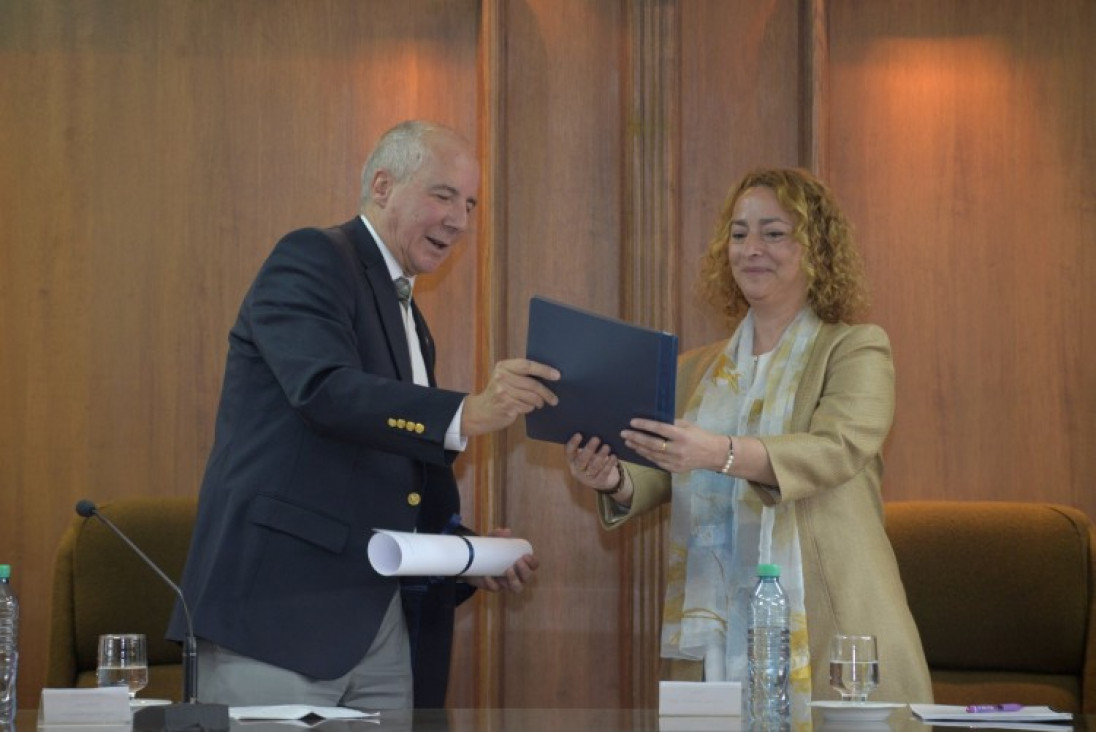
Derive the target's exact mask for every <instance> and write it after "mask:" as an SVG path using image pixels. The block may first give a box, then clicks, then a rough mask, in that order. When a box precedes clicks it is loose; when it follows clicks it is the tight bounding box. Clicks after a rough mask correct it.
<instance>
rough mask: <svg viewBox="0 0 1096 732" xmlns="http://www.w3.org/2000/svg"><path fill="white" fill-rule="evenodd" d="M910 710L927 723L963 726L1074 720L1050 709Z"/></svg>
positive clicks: (933, 706) (951, 707) (924, 706)
mask: <svg viewBox="0 0 1096 732" xmlns="http://www.w3.org/2000/svg"><path fill="white" fill-rule="evenodd" d="M910 710H911V711H912V712H913V713H914V714H916V715H917V716H918V717H920V718H921V719H923V720H925V721H926V722H934V723H948V722H961V723H962V724H963V725H968V726H973V725H991V723H992V726H994V727H996V726H999V725H1000V724H1001V723H1002V722H1006V723H1009V722H1011V723H1016V724H1025V725H1029V724H1031V723H1032V722H1066V721H1069V720H1071V719H1073V715H1072V714H1070V713H1069V712H1056V711H1054V710H1053V709H1051V708H1050V707H1045V706H1044V707H1022V708H1021V709H1017V710H1016V711H1014V712H968V711H967V708H966V707H963V706H956V705H954V704H910Z"/></svg>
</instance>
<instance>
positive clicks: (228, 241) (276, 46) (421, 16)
mask: <svg viewBox="0 0 1096 732" xmlns="http://www.w3.org/2000/svg"><path fill="white" fill-rule="evenodd" d="M478 11H479V6H478V3H476V2H472V1H468V0H465V1H463V2H449V1H447V0H411V1H410V2H401V3H359V2H356V1H355V0H329V1H325V2H308V3H303V2H293V1H289V0H280V1H277V2H268V1H267V0H254V1H252V0H236V1H234V2H231V3H207V2H144V1H142V0H88V1H87V2H65V1H63V0H56V1H53V0H40V1H39V0H34V1H33V2H24V1H19V0H4V2H2V3H0V96H2V98H3V99H5V100H6V101H5V104H3V105H0V161H2V163H0V201H2V202H3V203H2V204H0V218H2V220H3V226H0V329H2V330H0V382H2V383H3V384H5V395H6V396H5V399H4V406H3V408H2V409H0V491H2V495H3V511H2V513H0V557H2V559H0V561H7V562H10V563H12V564H13V565H14V567H15V572H16V579H15V584H16V588H17V590H18V591H19V594H20V597H21V599H22V601H23V607H24V622H23V624H22V643H21V645H22V649H23V651H24V654H23V659H24V661H23V664H22V666H23V668H22V673H21V674H20V686H19V690H20V701H21V703H22V704H24V705H27V706H33V705H34V704H36V703H37V699H38V689H39V688H40V687H41V683H42V679H43V673H44V653H45V642H46V628H47V623H46V619H47V613H48V605H49V585H50V571H51V564H52V560H53V553H54V549H55V547H56V544H57V541H58V539H59V537H60V535H61V533H62V531H63V529H64V528H65V527H66V526H67V525H68V523H69V521H70V519H71V517H72V516H73V512H72V507H73V504H74V503H75V501H76V500H77V499H79V498H82V497H85V496H86V497H89V498H92V499H94V500H96V501H108V500H110V499H111V498H114V497H117V496H122V495H130V494H164V495H191V494H195V493H196V492H197V489H198V484H199V481H200V478H201V472H202V469H203V467H204V463H205V458H206V452H207V451H208V448H209V445H210V444H211V442H212V430H213V415H214V410H215V407H216V400H217V395H218V391H219V387H220V379H221V369H222V366H223V359H224V354H225V350H226V347H227V332H228V328H229V327H230V325H231V324H232V320H233V318H234V315H235V311H236V308H237V306H238V304H239V301H240V298H241V297H242V295H243V293H244V290H245V288H246V287H247V285H248V283H249V282H250V280H251V278H252V276H253V275H254V272H255V270H256V268H257V267H258V264H259V263H260V262H261V260H262V259H263V258H264V257H265V255H266V253H267V252H268V251H269V250H270V248H271V247H272V246H273V244H274V242H275V240H276V239H277V238H278V237H279V236H281V235H282V234H283V233H285V232H286V231H288V230H290V229H292V228H296V227H299V226H305V225H329V224H334V223H339V222H342V221H345V220H347V219H349V218H350V217H352V216H353V215H354V214H355V212H356V211H357V202H358V189H359V183H358V177H359V171H360V168H361V165H362V163H363V162H364V156H365V154H366V153H367V151H368V150H369V149H370V147H371V146H372V144H373V142H374V141H375V139H376V137H377V135H378V134H379V133H380V132H381V131H383V130H384V129H385V128H387V127H388V126H390V125H391V124H392V123H394V122H396V121H398V120H400V119H403V118H405V117H408V116H427V117H434V118H438V119H442V120H444V121H447V122H449V123H451V124H453V125H455V126H457V127H458V128H461V129H463V130H465V131H467V133H468V134H469V135H473V136H474V135H475V133H476V124H477V118H476V109H477V108H476V99H477V97H476V95H477V85H476V82H477V77H476V51H477V42H478V35H477V34H478V25H477V19H478ZM469 241H470V242H472V244H471V245H470V246H469V247H468V250H469V251H463V252H459V253H458V254H456V255H455V256H454V260H455V261H453V262H451V263H450V264H449V266H448V267H447V271H446V272H445V273H444V274H443V275H442V276H441V277H439V278H438V279H439V280H443V282H442V283H439V284H438V285H437V288H436V290H435V289H434V286H433V285H431V286H430V287H424V288H423V289H422V291H421V300H422V302H423V303H424V307H425V308H426V309H427V310H428V312H429V314H430V316H431V321H432V324H433V326H434V331H435V333H436V334H437V335H438V338H437V340H438V347H439V351H440V353H441V358H442V373H441V375H440V378H441V380H442V382H443V383H448V384H452V385H455V386H460V387H465V386H467V385H468V384H470V383H471V382H472V381H473V367H474V359H473V354H472V349H471V346H470V344H471V342H472V341H473V338H472V335H471V334H470V332H469V328H468V324H469V323H471V322H473V321H474V317H473V306H474V300H473V297H472V295H473V293H474V291H475V284H474V280H475V252H474V242H475V233H474V232H473V234H472V235H471V236H470V238H469ZM443 301H444V307H443V306H442V305H443ZM457 326H459V327H457Z"/></svg>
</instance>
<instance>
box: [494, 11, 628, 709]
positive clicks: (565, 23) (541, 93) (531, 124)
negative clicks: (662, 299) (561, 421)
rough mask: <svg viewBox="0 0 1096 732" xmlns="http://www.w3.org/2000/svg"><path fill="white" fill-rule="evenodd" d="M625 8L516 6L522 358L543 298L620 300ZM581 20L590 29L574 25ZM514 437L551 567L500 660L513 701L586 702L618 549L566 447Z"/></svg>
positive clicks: (608, 621) (511, 182)
mask: <svg viewBox="0 0 1096 732" xmlns="http://www.w3.org/2000/svg"><path fill="white" fill-rule="evenodd" d="M621 10H622V8H621V3H619V2H616V1H615V0H600V1H593V2H556V0H528V1H526V2H513V3H508V4H507V17H506V57H505V77H504V79H503V84H504V86H503V93H504V95H505V105H504V108H503V109H504V112H503V114H504V124H505V137H506V139H505V149H504V150H502V151H501V152H502V154H501V158H502V160H503V161H504V175H505V184H504V185H505V187H504V190H503V193H504V194H505V197H506V198H505V201H504V202H500V205H503V206H505V230H504V232H503V234H502V235H501V236H500V240H499V242H498V243H497V247H498V249H499V250H500V251H501V250H505V253H504V254H503V255H501V256H503V258H504V259H503V261H504V262H505V280H506V283H507V284H506V305H507V307H506V310H505V316H504V322H505V327H504V333H505V340H506V344H507V345H506V350H507V351H508V352H510V353H511V354H514V355H520V354H523V353H524V347H525V327H526V321H527V317H528V301H529V298H530V297H531V296H532V295H534V294H541V295H545V296H548V297H552V298H556V299H560V300H564V301H567V302H571V303H574V304H576V305H579V306H580V307H586V308H590V309H592V310H596V311H599V312H603V313H607V314H614V313H616V312H617V309H618V307H619V305H620V281H619V280H620V277H619V271H620V269H619V268H620V247H621V241H620V232H621V181H620V173H621V154H622V143H621V138H620V130H621V117H620V115H621V102H620V96H619V88H620V73H621V72H620V69H619V63H618V59H619V57H620V53H621V32H622V28H621V23H622V20H623V18H622V15H621ZM579 29H581V30H579ZM523 435H524V427H523V425H522V424H521V423H520V422H519V423H518V424H517V425H515V427H514V428H512V429H511V430H510V432H509V433H508V437H509V439H508V441H507V445H506V449H505V458H504V460H505V472H504V475H503V476H502V480H501V484H500V485H499V490H501V491H503V492H504V495H502V496H501V498H500V500H501V501H502V502H503V505H504V512H505V516H506V519H507V521H508V523H509V524H510V525H511V526H512V527H513V528H514V530H515V531H517V532H519V533H521V534H522V535H525V536H527V537H528V538H529V539H530V540H531V541H532V543H533V545H534V546H535V547H536V548H537V553H538V555H539V556H540V559H541V562H542V569H541V570H540V576H539V577H538V578H537V582H536V583H535V585H534V586H533V587H532V588H530V590H529V591H527V592H526V593H524V594H523V595H522V596H521V597H520V598H517V599H516V601H511V600H507V602H506V623H507V632H506V635H505V637H504V644H505V646H504V652H503V656H502V667H501V669H500V674H501V675H500V680H501V700H502V702H503V703H504V704H505V705H508V706H519V707H536V706H554V705H560V706H576V707H578V706H591V705H593V704H594V700H597V699H614V698H616V696H617V688H618V685H619V683H620V674H619V673H618V672H617V671H616V662H615V659H616V658H617V655H618V653H619V651H620V644H619V639H618V635H617V630H618V618H619V617H620V600H619V597H618V594H619V593H618V591H617V587H618V583H619V581H620V578H619V574H618V572H617V559H616V552H617V545H618V541H619V537H617V536H615V535H607V534H604V533H603V532H601V531H600V530H599V529H598V527H597V521H596V519H595V517H594V514H593V499H592V497H591V496H590V495H588V494H587V493H586V492H585V491H582V490H580V489H579V488H577V487H576V486H573V485H571V484H570V483H569V482H568V481H567V480H566V478H565V474H564V472H563V470H564V469H563V457H562V447H561V446H559V445H552V444H548V443H541V442H532V441H528V440H525V439H524V436H523Z"/></svg>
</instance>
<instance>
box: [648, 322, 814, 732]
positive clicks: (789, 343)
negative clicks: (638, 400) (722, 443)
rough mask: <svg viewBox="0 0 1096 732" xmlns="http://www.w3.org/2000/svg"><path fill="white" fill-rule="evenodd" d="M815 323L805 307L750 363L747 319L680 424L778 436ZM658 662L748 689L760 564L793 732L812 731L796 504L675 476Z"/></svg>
mask: <svg viewBox="0 0 1096 732" xmlns="http://www.w3.org/2000/svg"><path fill="white" fill-rule="evenodd" d="M821 324H822V323H821V321H820V320H819V319H818V317H817V316H816V315H815V314H814V312H813V311H812V310H811V309H810V307H805V308H803V310H801V311H800V312H799V314H798V315H797V316H796V317H795V319H794V320H793V321H792V322H791V324H789V325H788V328H787V329H786V330H785V331H784V334H783V335H782V336H781V338H780V341H779V342H778V343H777V345H776V348H774V349H773V350H772V351H771V352H770V353H768V354H765V355H764V356H762V357H760V358H757V359H755V358H754V356H753V334H754V328H753V312H752V311H751V312H748V313H747V314H746V317H745V318H744V319H743V320H742V322H741V323H740V324H739V326H738V329H737V330H736V331H735V333H734V336H732V337H731V340H730V341H729V342H728V344H727V348H726V349H724V351H723V353H722V354H721V355H720V356H719V358H717V359H716V361H715V363H714V364H713V366H712V368H711V369H710V370H709V371H708V373H707V374H705V376H704V379H703V380H702V381H701V384H700V387H699V388H698V389H697V390H696V392H695V393H694V394H693V395H692V398H691V399H690V402H689V404H688V405H687V406H686V409H685V413H684V418H685V419H687V420H689V421H691V422H694V423H696V424H698V425H700V426H701V427H704V428H705V429H708V430H711V431H713V432H721V433H723V434H730V435H777V434H785V433H787V432H788V431H789V429H790V427H791V419H792V409H793V407H794V405H795V392H796V389H797V387H798V386H799V380H800V379H801V378H802V376H803V371H804V369H805V368H806V365H807V359H808V358H809V357H810V353H811V347H812V346H813V344H814V341H815V338H816V337H817V335H818V331H819V329H820V327H821ZM672 505H673V508H672V512H671V514H670V516H671V518H670V556H669V576H668V582H667V589H666V603H665V606H664V609H663V623H662V656H663V657H665V658H686V659H692V660H697V661H700V660H702V661H703V662H704V675H705V678H706V679H707V680H709V681H723V680H726V681H740V682H742V683H743V685H745V683H746V613H747V608H748V606H749V598H750V595H751V594H752V592H753V588H754V584H755V583H756V582H757V572H756V570H757V565H758V564H759V563H773V564H779V565H780V570H781V571H780V584H781V585H782V586H783V588H784V592H785V593H786V594H787V595H788V601H789V609H790V615H791V648H792V663H791V676H790V678H789V684H788V689H789V694H790V697H791V702H792V704H791V706H792V726H793V729H810V726H809V725H810V700H811V669H810V651H809V647H808V643H807V616H806V610H805V607H804V600H803V561H802V554H801V552H800V547H799V531H798V528H797V524H796V518H795V504H794V503H793V502H788V503H780V504H778V505H776V506H771V507H769V506H765V505H764V504H762V502H761V500H760V499H759V498H758V497H757V494H756V493H755V492H754V491H753V490H752V489H751V488H750V486H749V484H748V482H747V481H745V480H743V479H741V478H732V477H729V476H724V475H721V474H719V473H717V472H712V471H708V470H695V471H690V472H687V473H675V474H674V476H673V504H672Z"/></svg>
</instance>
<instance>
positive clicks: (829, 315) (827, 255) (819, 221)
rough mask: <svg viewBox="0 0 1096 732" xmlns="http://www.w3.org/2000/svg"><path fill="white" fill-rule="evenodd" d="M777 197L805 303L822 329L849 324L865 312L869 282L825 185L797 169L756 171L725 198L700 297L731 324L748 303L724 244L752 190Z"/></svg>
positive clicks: (703, 269)
mask: <svg viewBox="0 0 1096 732" xmlns="http://www.w3.org/2000/svg"><path fill="white" fill-rule="evenodd" d="M760 186H764V187H765V188H769V189H771V190H772V191H773V193H775V194H776V199H777V200H778V201H779V202H780V205H781V206H782V207H783V208H784V209H785V210H786V211H787V212H788V213H789V214H791V216H792V219H793V220H794V227H793V231H792V237H793V238H794V239H795V240H796V241H798V242H799V243H800V244H801V245H803V247H804V254H805V256H804V257H803V259H802V262H803V270H804V272H805V273H806V275H807V302H808V303H809V304H810V306H811V308H812V309H813V310H814V312H815V314H816V315H817V316H818V317H819V318H820V319H821V320H822V321H824V322H826V323H837V322H849V321H851V320H853V319H854V318H855V317H856V316H858V315H860V314H862V313H863V312H864V311H865V310H866V309H867V306H868V293H867V281H866V280H865V278H864V267H863V262H862V260H861V258H860V252H859V251H858V250H857V248H856V244H855V243H854V242H853V238H852V229H851V227H850V225H849V222H848V220H847V219H846V218H845V215H844V214H843V213H842V212H841V209H840V208H839V207H838V205H837V201H836V199H835V198H834V196H833V193H832V192H831V191H830V189H829V188H828V187H827V186H826V184H825V183H823V182H822V181H820V180H818V179H817V178H816V177H815V176H814V175H812V174H811V173H809V172H808V171H806V170H802V169H799V168H786V169H759V170H754V171H752V172H750V173H747V174H746V176H745V177H744V178H742V180H741V181H739V182H738V184H737V185H736V186H734V187H733V188H732V189H731V191H730V193H728V195H727V200H726V201H725V202H724V204H723V209H722V211H721V212H720V215H719V221H718V222H717V225H716V229H715V234H714V235H713V237H712V239H711V241H710V242H709V244H708V251H707V252H706V253H705V254H704V257H703V258H702V259H701V263H700V279H699V281H698V283H697V288H698V289H699V291H700V294H701V295H702V296H703V297H704V299H705V300H707V301H708V302H709V303H711V304H712V305H713V306H714V307H715V308H716V309H717V310H718V311H719V312H720V313H722V314H723V315H724V316H726V317H727V319H728V320H729V321H733V320H734V319H736V318H737V317H738V316H740V315H742V314H743V313H745V312H746V309H747V308H749V303H748V302H746V297H745V295H743V294H742V290H741V289H739V287H738V283H737V282H735V280H734V276H733V275H732V274H731V260H730V254H729V251H728V243H729V242H730V237H731V219H732V217H733V216H734V207H735V205H737V204H738V200H739V199H740V198H741V197H742V196H743V194H745V193H746V191H748V190H750V189H751V188H757V187H760Z"/></svg>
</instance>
